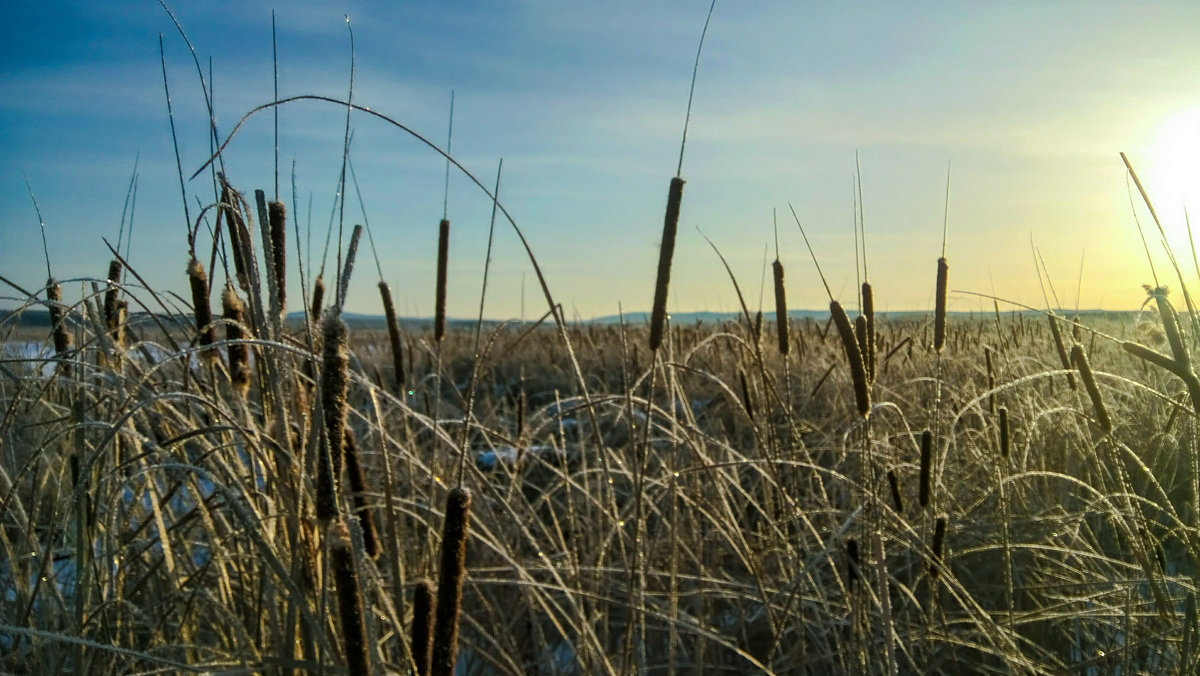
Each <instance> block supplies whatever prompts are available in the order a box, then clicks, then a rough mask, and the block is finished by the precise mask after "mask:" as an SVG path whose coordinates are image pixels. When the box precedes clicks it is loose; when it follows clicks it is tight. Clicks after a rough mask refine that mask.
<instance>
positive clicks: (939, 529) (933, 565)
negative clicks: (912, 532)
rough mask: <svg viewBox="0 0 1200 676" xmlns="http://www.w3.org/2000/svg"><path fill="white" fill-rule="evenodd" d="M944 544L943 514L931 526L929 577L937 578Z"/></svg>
mask: <svg viewBox="0 0 1200 676" xmlns="http://www.w3.org/2000/svg"><path fill="white" fill-rule="evenodd" d="M945 545H946V516H945V515H944V514H943V515H942V516H939V517H938V518H937V523H935V524H934V526H933V544H932V546H931V547H930V549H932V550H933V558H932V560H931V561H930V562H929V577H932V578H937V576H938V573H939V572H941V567H942V552H943V550H944V549H945Z"/></svg>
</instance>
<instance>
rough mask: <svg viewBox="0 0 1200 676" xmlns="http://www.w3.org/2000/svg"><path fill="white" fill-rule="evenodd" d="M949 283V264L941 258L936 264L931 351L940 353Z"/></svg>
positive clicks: (944, 340)
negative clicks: (935, 294) (935, 295)
mask: <svg viewBox="0 0 1200 676" xmlns="http://www.w3.org/2000/svg"><path fill="white" fill-rule="evenodd" d="M949 283H950V264H949V263H947V262H946V258H945V257H944V256H943V257H942V258H939V259H938V262H937V297H936V299H935V300H934V303H935V305H934V310H933V349H934V351H935V352H941V351H942V348H943V347H945V345H946V289H947V286H948V284H949Z"/></svg>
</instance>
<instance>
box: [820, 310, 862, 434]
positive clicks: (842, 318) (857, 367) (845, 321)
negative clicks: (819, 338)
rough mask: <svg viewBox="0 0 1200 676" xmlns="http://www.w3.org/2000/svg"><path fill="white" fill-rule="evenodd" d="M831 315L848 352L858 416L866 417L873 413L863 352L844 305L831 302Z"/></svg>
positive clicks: (843, 347)
mask: <svg viewBox="0 0 1200 676" xmlns="http://www.w3.org/2000/svg"><path fill="white" fill-rule="evenodd" d="M829 314H830V315H831V316H832V317H833V323H834V325H835V326H837V330H838V336H839V337H840V338H841V340H842V349H843V350H845V352H846V360H847V361H849V362H850V380H851V381H852V382H853V384H854V401H855V403H856V404H857V407H858V414H859V415H861V416H863V417H866V416H867V415H869V414H870V413H871V389H870V387H869V386H868V383H867V371H866V367H865V366H864V365H863V358H862V351H861V350H859V348H858V338H857V336H855V333H854V328H853V327H852V326H851V325H850V318H849V317H848V316H846V311H845V310H844V309H842V304H841V303H839V302H837V301H836V300H834V301H830V302H829Z"/></svg>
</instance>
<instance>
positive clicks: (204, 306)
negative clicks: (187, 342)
mask: <svg viewBox="0 0 1200 676" xmlns="http://www.w3.org/2000/svg"><path fill="white" fill-rule="evenodd" d="M187 273H188V284H189V285H190V286H191V287H192V311H193V313H194V314H195V316H196V331H197V332H198V336H197V339H196V343H197V344H198V345H200V346H201V347H206V346H208V345H212V344H213V341H214V340H216V327H214V326H213V323H212V306H211V305H209V302H208V275H206V274H205V273H204V264H203V263H201V262H200V261H198V260H196V257H195V256H192V257H190V258H189V259H188V266H187ZM200 354H201V356H203V357H205V358H206V359H208V360H209V361H210V362H211V360H212V359H213V358H215V357H216V354H215V353H213V352H212V351H210V350H203V351H201V353H200Z"/></svg>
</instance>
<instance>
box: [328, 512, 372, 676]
mask: <svg viewBox="0 0 1200 676" xmlns="http://www.w3.org/2000/svg"><path fill="white" fill-rule="evenodd" d="M329 536H330V538H331V540H332V542H331V543H330V547H329V558H330V567H332V568H333V582H334V585H336V587H337V600H338V611H339V614H340V615H341V619H342V640H343V641H344V642H345V645H346V670H347V671H349V672H350V673H351V674H369V673H371V659H370V654H369V653H368V652H367V625H366V615H365V613H364V612H363V599H362V591H361V589H360V588H359V580H358V570H357V569H356V568H355V567H354V549H353V547H352V546H351V543H350V531H349V529H347V528H346V524H344V523H341V522H339V523H337V524H335V525H334V526H333V527H332V528H331V529H330V531H329Z"/></svg>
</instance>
